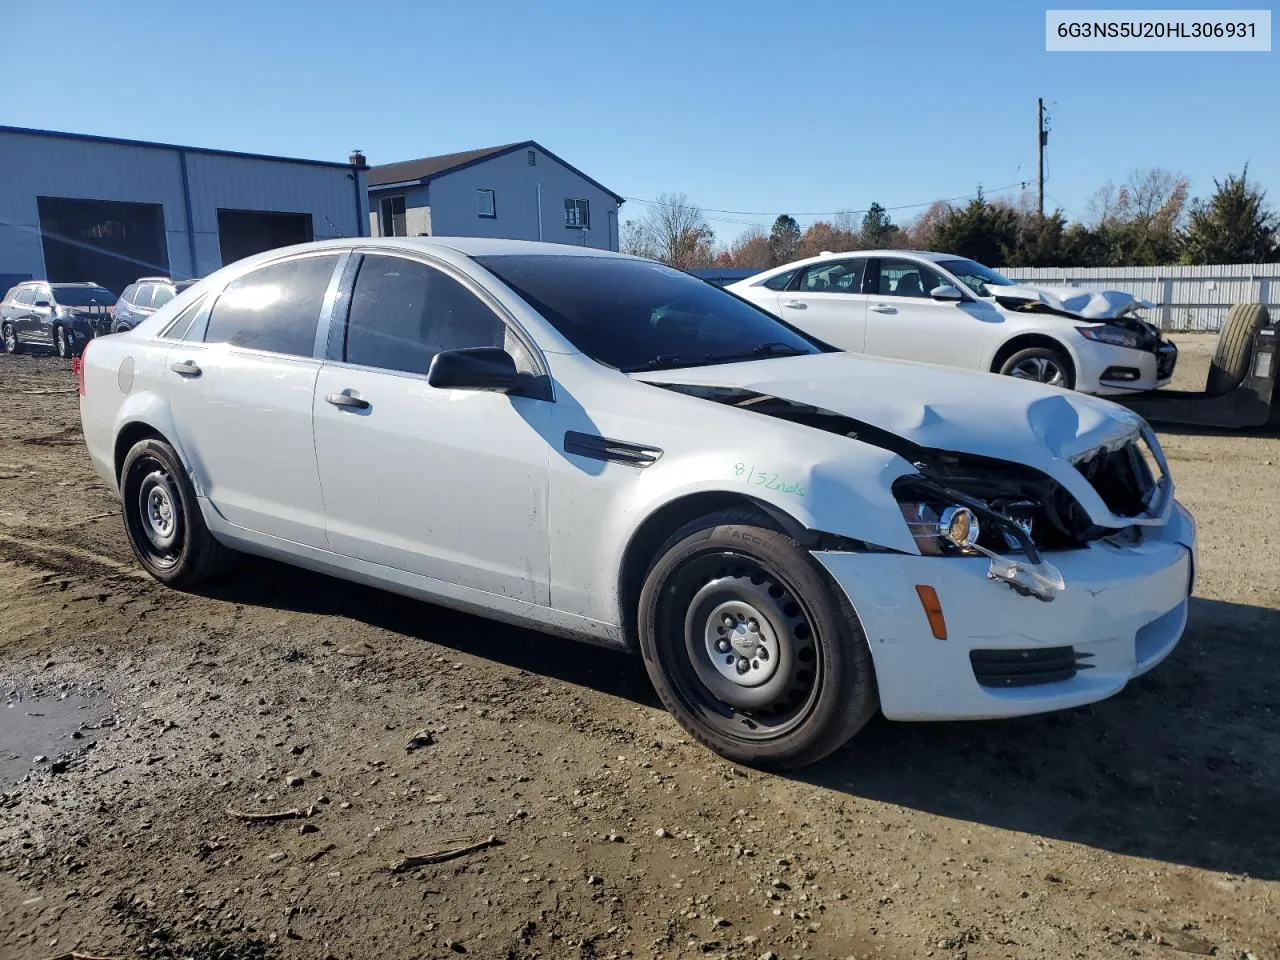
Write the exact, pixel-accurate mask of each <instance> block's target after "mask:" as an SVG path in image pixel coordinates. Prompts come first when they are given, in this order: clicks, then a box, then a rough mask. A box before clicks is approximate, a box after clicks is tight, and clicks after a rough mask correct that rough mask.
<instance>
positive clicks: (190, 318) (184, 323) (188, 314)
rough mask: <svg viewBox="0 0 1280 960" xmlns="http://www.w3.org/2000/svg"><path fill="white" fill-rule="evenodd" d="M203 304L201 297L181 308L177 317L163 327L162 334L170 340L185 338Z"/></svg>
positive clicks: (203, 299)
mask: <svg viewBox="0 0 1280 960" xmlns="http://www.w3.org/2000/svg"><path fill="white" fill-rule="evenodd" d="M204 306H205V298H204V297H201V298H200V299H199V300H197V301H196V302H195V303H193V304H191V306H189V307H187V309H185V310H183V311H182V313H180V314H178V319H177V320H175V321H173V323H171V324H169V326H168V327H167V328H165V331H164V333H163V334H162V336H164V337H167V338H168V339H170V340H185V339H186V338H187V333H188V332H189V331H190V330H191V324H192V323H194V322H195V319H196V317H197V316H199V314H200V311H201V310H203V309H204Z"/></svg>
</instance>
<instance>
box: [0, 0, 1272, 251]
mask: <svg viewBox="0 0 1280 960" xmlns="http://www.w3.org/2000/svg"><path fill="white" fill-rule="evenodd" d="M1053 6H1054V7H1055V8H1057V7H1063V6H1066V4H1062V3H1054V4H1053ZM1169 6H1176V4H1169ZM1192 6H1193V7H1194V6H1195V5H1192ZM1251 6H1257V5H1251ZM1044 11H1045V6H1044V5H1038V4H1034V3H1027V2H1025V0H1022V2H1014V0H990V2H985V3H981V2H980V3H968V4H960V3H954V2H946V0H916V2H912V3H910V4H907V3H892V4H890V3H843V4H830V5H813V6H811V7H807V8H806V7H801V6H792V5H783V4H780V3H779V4H773V3H763V2H754V0H740V2H737V3H728V2H726V3H702V2H698V0H684V2H671V0H645V2H643V3H627V2H617V3H610V2H608V0H603V2H602V0H594V2H577V0H543V2H540V3H528V2H484V0H473V2H470V3H458V2H452V0H417V2H403V3H392V2H363V3H359V4H356V3H350V2H342V3H339V2H331V0H311V2H305V3H304V2H295V0H287V2H286V0H275V2H272V0H259V2H256V3H248V2H242V0H219V2H218V3H213V2H208V0H185V2H180V3H179V2H173V0H168V2H163V3H160V2H133V0H120V2H116V3H102V2H100V0H96V2H79V0H59V2H56V3H54V2H46V3H37V2H33V0H0V36H4V37H6V38H9V39H10V40H12V39H13V38H17V37H21V38H25V39H24V42H23V46H24V48H26V49H30V46H29V44H30V43H35V45H36V46H37V47H38V48H42V49H43V50H44V53H43V54H41V55H40V58H39V59H41V60H42V61H43V62H42V64H41V67H40V69H38V70H7V71H6V72H5V76H4V80H3V83H2V85H0V123H4V124H12V125H18V126H30V127H42V128H48V129H55V130H70V131H76V132H84V133H97V134H105V135H111V136H122V137H132V138H138V139H148V140H163V141H169V142H174V143H184V144H190V145H194V146H210V147H221V148H226V149H234V150H247V151H253V152H259V153H272V154H281V155H285V156H299V157H311V158H319V159H345V158H346V156H347V154H348V153H349V152H350V150H351V148H353V147H360V148H362V149H363V150H364V151H365V153H366V154H367V155H368V157H369V158H370V162H372V163H388V162H391V161H395V160H404V159H409V158H412V157H419V156H425V155H429V154H436V153H448V152H452V151H455V150H465V149H470V148H473V147H480V146H489V145H493V144H499V143H507V142H511V141H517V140H524V139H535V140H538V141H539V142H541V143H542V144H543V145H544V146H545V147H547V148H548V149H549V150H551V151H553V152H555V153H557V154H559V155H560V156H561V157H563V158H565V159H566V160H568V161H569V162H570V163H573V164H574V165H575V166H577V167H579V168H580V169H582V170H584V171H585V172H587V173H588V174H590V175H591V176H593V177H595V178H596V179H597V180H600V181H601V182H603V183H604V184H605V185H606V186H608V187H610V188H611V189H613V190H616V191H617V192H619V193H621V194H623V195H625V196H627V197H635V198H641V199H652V198H654V197H656V196H657V195H658V194H660V193H663V192H683V193H685V194H687V195H688V196H689V197H690V199H692V200H693V201H695V202H696V203H698V204H700V205H701V206H702V207H703V208H704V209H706V210H707V213H708V216H709V217H712V218H716V219H713V220H712V225H713V226H714V227H715V229H716V232H717V235H718V237H719V238H720V239H722V240H729V239H731V238H732V237H733V236H734V235H736V234H737V233H739V232H740V231H741V230H743V229H745V225H744V223H742V222H734V221H748V222H755V223H761V224H767V223H769V222H771V220H772V218H773V216H774V215H776V214H777V213H779V212H784V211H785V212H790V213H793V214H796V215H797V218H798V219H800V220H801V222H802V223H804V222H808V221H810V220H812V219H814V217H812V216H801V214H809V213H820V212H825V211H834V210H839V209H863V208H865V207H866V206H867V205H868V204H869V203H870V202H871V201H873V200H878V201H879V202H880V203H882V204H884V205H886V206H888V207H897V206H900V205H907V204H922V203H926V202H928V201H930V200H934V199H938V198H943V197H955V196H962V195H965V194H969V193H971V192H972V191H973V189H974V188H975V186H976V185H978V184H982V185H983V187H985V188H986V189H987V190H988V192H992V191H994V190H995V189H996V188H999V187H1004V186H1007V185H1009V184H1015V183H1018V182H1019V181H1023V180H1026V181H1028V182H1029V183H1033V182H1034V178H1035V100H1036V97H1037V96H1043V97H1044V98H1045V99H1046V101H1047V102H1048V103H1049V105H1050V113H1051V127H1052V133H1051V135H1050V139H1049V148H1048V164H1049V180H1048V183H1047V186H1046V192H1047V194H1048V197H1049V199H1048V200H1047V201H1046V206H1050V207H1052V206H1061V207H1062V208H1064V209H1065V210H1066V211H1067V213H1068V214H1069V215H1073V216H1081V215H1084V214H1085V212H1086V206H1087V200H1088V198H1089V196H1090V195H1091V194H1092V193H1093V192H1094V191H1095V190H1096V189H1097V188H1098V187H1099V186H1100V185H1101V184H1102V183H1103V182H1105V181H1106V180H1108V179H1110V180H1113V181H1116V182H1117V183H1119V182H1120V181H1122V180H1124V179H1125V178H1126V176H1128V174H1129V173H1130V171H1132V170H1134V169H1136V168H1145V167H1151V166H1163V167H1166V168H1168V169H1171V170H1173V171H1175V172H1180V173H1184V174H1186V175H1187V176H1188V177H1189V178H1190V179H1191V186H1192V193H1193V194H1201V193H1207V192H1209V191H1211V190H1212V187H1213V179H1214V178H1215V177H1218V178H1221V177H1222V176H1224V175H1225V174H1227V173H1229V172H1233V171H1238V170H1239V169H1240V168H1241V167H1242V166H1243V164H1244V163H1245V162H1248V163H1249V164H1250V166H1249V171H1250V175H1251V176H1252V177H1254V178H1256V179H1257V180H1258V181H1259V182H1260V183H1262V184H1263V185H1264V186H1266V187H1268V188H1269V190H1270V196H1271V199H1272V201H1273V204H1275V205H1276V206H1280V109H1278V104H1280V100H1278V99H1277V91H1280V59H1278V57H1280V54H1278V53H1276V52H1271V53H1241V54H1235V53H1199V54H1169V53H1147V54H1135V53H1113V54H1090V53H1052V54H1050V53H1046V52H1045V50H1044V22H1045V21H1044V16H1045V13H1044ZM643 209H644V208H643V205H642V204H640V203H638V202H633V203H628V204H627V205H625V206H624V208H623V212H622V218H623V219H624V220H625V219H628V218H634V217H635V216H637V215H638V214H640V213H641V212H642V210H643ZM920 209H922V207H916V208H914V209H902V210H896V211H894V212H893V215H894V218H895V219H896V220H898V221H906V220H908V219H910V218H911V217H912V216H913V215H915V214H916V213H918V212H919V210H920ZM719 211H750V212H752V214H753V215H749V216H748V215H741V214H738V213H725V212H719Z"/></svg>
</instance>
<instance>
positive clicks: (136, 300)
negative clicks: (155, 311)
mask: <svg viewBox="0 0 1280 960" xmlns="http://www.w3.org/2000/svg"><path fill="white" fill-rule="evenodd" d="M153 290H155V287H154V286H152V285H151V284H149V283H143V284H140V285H139V286H138V289H137V290H136V291H135V292H134V294H133V305H134V306H135V307H149V306H151V291H153Z"/></svg>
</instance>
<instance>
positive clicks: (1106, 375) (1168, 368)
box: [1075, 337, 1178, 397]
mask: <svg viewBox="0 0 1280 960" xmlns="http://www.w3.org/2000/svg"><path fill="white" fill-rule="evenodd" d="M1079 339H1080V342H1078V343H1077V344H1076V345H1075V351H1076V358H1075V359H1076V389H1077V390H1079V391H1080V392H1081V393H1092V394H1096V395H1098V396H1104V397H1105V396H1115V395H1119V394H1126V393H1134V392H1135V391H1141V390H1155V389H1158V388H1159V387H1163V386H1166V385H1167V384H1168V383H1169V381H1170V380H1172V379H1173V371H1174V368H1175V367H1176V366H1177V362H1178V348H1177V347H1176V346H1174V344H1172V343H1171V342H1169V341H1168V340H1162V341H1160V344H1159V346H1158V347H1157V349H1156V351H1155V352H1152V351H1149V350H1135V349H1131V348H1129V347H1118V346H1116V345H1114V344H1110V343H1098V342H1097V341H1094V340H1086V339H1085V338H1084V337H1080V338H1079ZM1119 370H1123V371H1125V372H1126V378H1125V379H1119V378H1117V377H1115V376H1114V375H1112V373H1113V371H1119ZM1132 371H1136V373H1137V376H1136V377H1132V375H1131V372H1132Z"/></svg>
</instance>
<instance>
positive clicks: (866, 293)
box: [726, 250, 1178, 395]
mask: <svg viewBox="0 0 1280 960" xmlns="http://www.w3.org/2000/svg"><path fill="white" fill-rule="evenodd" d="M726 289H727V290H730V291H732V292H733V293H735V294H737V295H738V296H740V297H744V298H745V299H747V300H750V301H751V302H752V303H754V304H757V305H758V306H761V307H764V308H765V309H766V310H768V311H769V312H770V313H773V314H776V315H777V316H779V317H781V318H782V319H783V320H785V321H787V322H788V323H791V324H794V325H795V326H797V327H799V328H800V329H801V330H804V331H805V332H807V333H809V334H811V335H812V336H815V337H818V338H819V339H821V340H825V341H826V342H827V343H830V344H832V345H833V346H837V347H840V348H841V349H842V350H850V351H853V352H854V353H866V354H870V355H872V356H877V357H891V358H894V359H899V360H915V361H919V362H923V363H940V364H946V365H947V366H951V367H964V368H965V369H968V370H982V371H986V372H990V373H1003V374H1007V375H1009V376H1014V377H1020V378H1023V379H1026V380H1035V381H1038V382H1040V383H1044V384H1049V385H1051V386H1057V387H1067V388H1070V389H1075V390H1078V391H1080V392H1081V393H1094V394H1100V395H1107V394H1126V393H1132V392H1134V391H1139V390H1154V389H1156V388H1157V387H1162V386H1164V385H1165V384H1167V383H1168V382H1169V381H1170V379H1172V377H1173V368H1174V365H1175V364H1176V363H1177V358H1178V349H1177V347H1175V346H1174V345H1173V344H1172V343H1171V342H1170V341H1169V340H1168V339H1166V338H1164V337H1162V336H1161V334H1160V330H1159V328H1157V327H1156V326H1154V325H1153V324H1150V323H1148V322H1146V321H1145V320H1143V319H1141V317H1140V316H1139V311H1141V310H1144V309H1149V308H1150V307H1151V304H1150V303H1148V302H1147V301H1145V300H1139V299H1137V298H1136V297H1133V296H1130V295H1129V294H1127V293H1120V292H1118V291H1102V292H1097V291H1090V290H1081V289H1078V288H1076V287H1038V286H1025V285H1020V284H1016V283H1014V281H1012V280H1010V279H1008V278H1007V277H1003V276H1001V275H1000V274H999V273H997V272H996V271H994V270H992V269H990V268H989V267H984V266H983V265H982V264H980V263H976V262H974V261H973V260H966V259H964V258H963V257H956V256H952V255H950V254H945V253H929V252H925V251H919V250H866V251H858V252H856V253H824V254H822V255H821V256H817V257H812V258H810V259H808V260H799V261H796V262H794V263H789V264H786V265H785V266H781V267H775V268H773V269H772V270H766V271H764V272H763V273H758V274H756V275H755V276H752V277H748V278H747V279H745V280H740V281H738V282H737V283H733V284H729V285H728V286H727V287H726Z"/></svg>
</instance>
